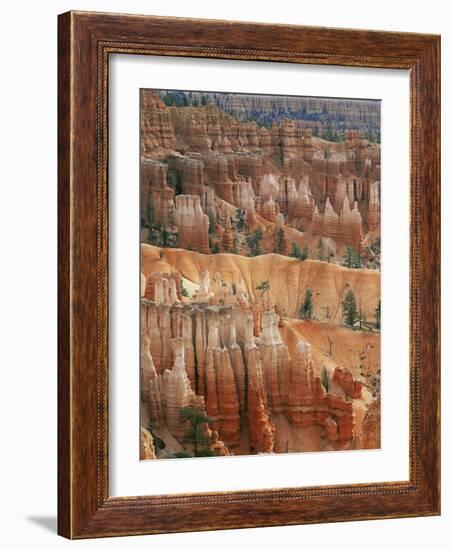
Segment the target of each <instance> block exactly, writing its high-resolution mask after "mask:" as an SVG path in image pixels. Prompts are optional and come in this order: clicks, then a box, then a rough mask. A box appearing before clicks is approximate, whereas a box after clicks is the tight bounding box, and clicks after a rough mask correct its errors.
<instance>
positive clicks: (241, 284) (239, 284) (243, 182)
mask: <svg viewBox="0 0 452 550" xmlns="http://www.w3.org/2000/svg"><path fill="white" fill-rule="evenodd" d="M140 94H141V97H140V217H141V219H140V247H141V254H140V264H141V268H140V269H141V286H140V288H141V297H140V308H141V320H140V327H141V332H140V346H141V361H140V371H141V372H140V377H141V378H140V394H141V395H140V398H141V399H140V404H141V411H140V421H141V431H140V433H141V441H140V458H141V459H142V460H149V459H174V458H191V457H215V456H233V455H256V454H267V453H294V452H295V453H297V452H306V451H336V450H350V451H351V450H357V449H378V448H380V406H381V405H380V378H381V365H380V330H381V327H380V317H381V314H380V303H381V302H380V272H381V262H380V249H381V240H380V101H379V100H374V99H349V98H333V97H331V98H325V97H304V96H283V95H281V96H276V95H256V94H254V95H253V94H239V93H226V92H212V91H181V90H151V89H142V90H141V91H140ZM137 275H138V274H137ZM137 299H138V297H137Z"/></svg>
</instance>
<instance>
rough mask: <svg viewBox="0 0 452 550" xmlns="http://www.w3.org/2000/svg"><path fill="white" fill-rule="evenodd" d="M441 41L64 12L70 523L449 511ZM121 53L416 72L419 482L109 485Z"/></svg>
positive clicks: (137, 530) (65, 406)
mask: <svg viewBox="0 0 452 550" xmlns="http://www.w3.org/2000/svg"><path fill="white" fill-rule="evenodd" d="M170 29H171V30H170ZM282 31H284V32H282ZM264 46H265V47H264ZM269 46H270V49H269ZM289 46H290V49H289ZM439 47H440V39H439V37H438V36H432V35H416V34H408V33H386V32H374V31H358V30H341V29H326V28H320V27H319V28H315V27H296V26H286V25H262V24H254V23H253V24H251V23H231V22H224V21H207V20H187V19H178V18H159V17H148V16H132V15H119V14H118V15H114V14H97V13H88V12H68V13H66V14H63V15H61V16H59V67H58V69H59V107H58V115H59V140H58V142H59V164H58V169H59V170H58V171H59V175H58V182H59V189H58V195H59V250H58V252H59V280H58V287H59V321H58V328H59V334H58V336H59V349H58V356H59V377H58V381H59V386H58V392H59V437H58V444H59V476H58V481H59V484H58V489H59V510H58V516H59V520H58V529H59V533H60V534H61V535H63V536H66V537H69V538H85V537H96V536H113V535H125V534H145V533H158V532H175V531H188V530H206V529H223V528H234V527H256V526H263V525H282V524H285V525H289V524H297V523H314V522H322V521H346V520H351V519H373V518H382V517H384V518H388V517H407V516H418V515H434V514H438V513H439V493H440V487H439V485H440V483H439V244H440V242H439V207H440V196H439V193H440V191H439V178H440V173H439V151H440V147H439ZM356 52H360V54H357V53H356ZM375 52H377V53H378V55H375ZM110 54H137V55H168V56H184V57H209V58H218V59H244V60H254V61H255V60H261V61H262V60H265V61H274V62H282V61H284V62H291V63H304V64H307V63H310V64H328V65H343V66H361V67H379V68H398V69H400V68H401V69H407V70H409V71H410V102H411V187H410V188H411V205H410V212H411V214H410V216H411V220H410V224H411V226H410V306H411V316H410V479H409V481H406V482H388V483H378V484H359V485H340V486H325V487H300V488H292V489H274V490H259V491H235V492H226V493H209V494H190V495H187V494H184V495H162V496H154V497H126V496H124V497H114V498H112V497H109V495H108V60H109V55H110ZM94 334H95V335H96V337H95V338H93V335H94ZM426 406H428V411H429V414H425V407H426ZM308 502H309V507H307V506H306V503H308ZM250 511H251V514H245V512H250ZM325 518H326V519H325Z"/></svg>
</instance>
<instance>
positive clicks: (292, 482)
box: [58, 12, 440, 538]
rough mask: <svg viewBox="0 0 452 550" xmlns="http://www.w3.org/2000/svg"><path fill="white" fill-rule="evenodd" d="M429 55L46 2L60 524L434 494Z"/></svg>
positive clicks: (435, 143) (164, 524)
mask: <svg viewBox="0 0 452 550" xmlns="http://www.w3.org/2000/svg"><path fill="white" fill-rule="evenodd" d="M439 59H440V38H439V37H438V36H433V35H421V34H409V33H389V32H383V31H378V32H377V31H364V30H343V29H329V28H321V27H319V28H315V27H300V26H290V25H267V24H255V23H239V22H237V23H235V22H225V21H209V20H194V19H193V20H190V19H182V18H180V19H179V18H162V17H151V16H137V15H121V14H101V13H89V12H68V13H65V14H63V15H60V16H59V67H58V69H59V93H58V97H59V107H58V117H59V126H58V132H59V137H58V144H59V161H58V162H59V164H58V172H59V174H58V196H59V199H58V201H59V250H58V251H59V263H58V269H59V271H58V274H59V279H58V293H59V321H58V330H59V334H58V336H59V347H58V362H59V372H58V383H59V385H58V397H59V427H58V442H59V471H58V495H59V509H58V526H59V527H58V528H59V533H60V534H61V535H63V536H65V537H68V538H88V537H103V536H116V535H131V534H151V533H164V532H177V531H195V530H207V529H229V528H240V527H258V526H271V525H290V524H303V523H315V522H316V523H319V522H333V521H351V520H360V519H379V518H393V517H408V516H427V515H437V514H439V513H440V480H439V478H440V459H439V457H440V441H439V435H440V430H439V411H440V408H439V395H440V375H439V322H440V319H439V315H440V306H439V303H440V302H439V297H440V294H439V292H440V287H439V272H440V269H439V267H440V256H439V254H440V248H439V245H440V237H439V230H440V222H439V219H440V218H439V215H440V186H439V183H440V168H439V167H440V164H439V154H440V145H439V139H440V138H439V128H440V125H439V86H440V70H439Z"/></svg>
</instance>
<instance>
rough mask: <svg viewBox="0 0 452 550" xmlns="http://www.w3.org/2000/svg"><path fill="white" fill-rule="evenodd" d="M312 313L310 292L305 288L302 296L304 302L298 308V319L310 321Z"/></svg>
mask: <svg viewBox="0 0 452 550" xmlns="http://www.w3.org/2000/svg"><path fill="white" fill-rule="evenodd" d="M312 312H313V303H312V290H311V289H310V288H307V289H306V292H305V294H304V302H303V304H302V305H301V307H300V312H299V317H300V319H308V320H309V319H312Z"/></svg>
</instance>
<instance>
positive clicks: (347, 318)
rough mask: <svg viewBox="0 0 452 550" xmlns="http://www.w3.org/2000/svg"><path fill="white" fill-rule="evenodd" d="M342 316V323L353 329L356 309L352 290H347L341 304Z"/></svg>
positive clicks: (356, 313) (356, 318) (356, 316)
mask: <svg viewBox="0 0 452 550" xmlns="http://www.w3.org/2000/svg"><path fill="white" fill-rule="evenodd" d="M342 315H343V318H344V323H345V324H346V325H347V326H349V327H351V328H353V327H354V325H355V323H356V321H357V320H358V310H357V309H356V300H355V295H354V293H353V290H349V291H348V292H347V294H346V296H345V300H344V301H343V302H342Z"/></svg>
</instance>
